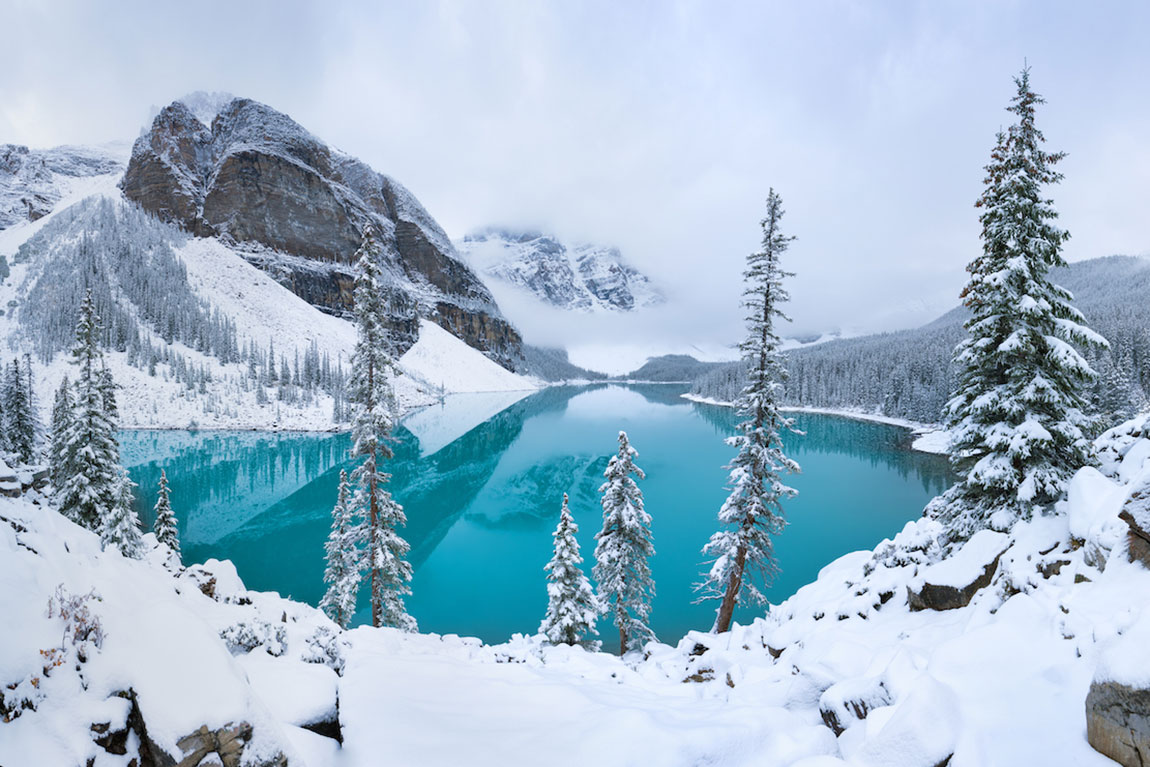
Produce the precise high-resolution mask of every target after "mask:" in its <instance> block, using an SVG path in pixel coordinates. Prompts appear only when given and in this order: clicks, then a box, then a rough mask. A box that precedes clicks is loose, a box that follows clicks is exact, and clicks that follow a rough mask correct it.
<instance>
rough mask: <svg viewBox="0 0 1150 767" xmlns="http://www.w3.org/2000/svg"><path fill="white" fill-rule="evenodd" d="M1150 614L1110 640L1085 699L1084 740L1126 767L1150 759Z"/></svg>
mask: <svg viewBox="0 0 1150 767" xmlns="http://www.w3.org/2000/svg"><path fill="white" fill-rule="evenodd" d="M1148 643H1150V615H1148V614H1143V615H1142V617H1141V618H1140V619H1138V620H1137V621H1135V622H1134V624H1133V625H1132V626H1130V627H1128V628H1127V629H1126V630H1125V631H1123V632H1122V633H1121V634H1120V635H1119V636H1118V637H1117V638H1115V639H1114V640H1112V641H1111V642H1110V643H1109V644H1108V645H1107V646H1106V648H1105V649H1104V650H1103V651H1102V653H1101V654H1100V656H1099V659H1098V667H1097V669H1096V670H1095V672H1094V681H1093V682H1092V683H1091V685H1090V692H1089V693H1088V694H1087V696H1086V739H1087V740H1088V741H1089V742H1090V745H1091V746H1093V747H1094V749H1095V750H1096V751H1098V752H1100V753H1102V754H1105V755H1106V756H1108V757H1110V758H1111V759H1113V760H1114V761H1116V762H1118V763H1119V764H1121V765H1124V767H1144V765H1145V764H1146V760H1147V759H1150V669H1148V667H1147V664H1146V659H1145V658H1146V646H1147V644H1148Z"/></svg>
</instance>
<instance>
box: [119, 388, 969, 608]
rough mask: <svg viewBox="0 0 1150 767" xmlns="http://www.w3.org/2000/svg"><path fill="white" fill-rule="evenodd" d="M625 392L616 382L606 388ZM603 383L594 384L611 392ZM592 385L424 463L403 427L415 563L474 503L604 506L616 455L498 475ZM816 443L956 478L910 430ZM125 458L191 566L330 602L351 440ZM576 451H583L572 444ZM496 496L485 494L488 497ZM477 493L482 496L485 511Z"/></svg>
mask: <svg viewBox="0 0 1150 767" xmlns="http://www.w3.org/2000/svg"><path fill="white" fill-rule="evenodd" d="M608 385H614V384H608ZM603 386H605V385H599V386H596V387H593V388H602V387H603ZM629 388H631V389H633V390H634V391H637V392H638V393H639V394H641V395H642V396H643V397H644V398H646V399H647V400H648V401H649V402H653V403H657V404H663V405H671V406H674V407H676V408H678V407H682V408H684V410H683V411H681V412H685V408H687V407H691V408H693V409H694V411H695V412H696V413H697V414H698V415H699V416H700V417H702V418H703V419H705V420H706V421H707V422H708V423H710V424H711V425H712V426H713V427H714V428H715V431H716V437H718V436H727V435H729V434H731V433H732V431H733V427H734V424H735V421H736V416H735V414H734V412H733V411H732V410H731V409H730V408H720V407H714V406H705V405H694V404H690V403H687V402H686V401H685V400H683V399H681V397H680V396H679V395H680V394H681V393H682V391H683V390H684V388H685V387H681V386H672V385H649V386H634V387H629ZM586 391H588V387H551V388H547V389H544V390H543V391H540V392H538V393H536V394H533V395H532V396H530V397H527V398H525V399H523V400H520V401H519V402H517V403H515V404H514V405H512V406H511V407H509V408H508V409H506V410H504V411H503V412H501V413H499V414H498V415H496V416H494V417H493V418H491V419H489V420H488V421H486V422H484V423H481V424H479V425H478V426H476V427H475V428H473V429H471V430H470V431H468V432H467V433H466V434H464V435H462V436H461V437H459V438H458V439H456V440H455V441H453V442H452V443H450V444H449V445H447V446H445V447H444V448H442V449H441V450H438V451H437V452H435V453H434V454H431V455H427V456H421V455H420V448H419V444H418V441H417V440H416V439H415V437H414V436H413V435H412V434H411V433H410V432H408V431H407V430H406V429H404V428H402V427H401V428H400V429H399V430H397V432H396V436H397V438H398V440H399V441H398V442H397V444H396V445H395V450H396V456H395V459H394V460H393V461H391V462H389V465H388V469H389V470H390V471H391V473H392V475H393V477H392V482H391V489H392V492H393V493H394V495H395V497H396V499H397V500H398V501H399V502H400V503H402V504H403V505H404V507H405V508H406V510H407V514H408V524H407V527H406V529H405V530H404V531H403V533H404V536H405V537H406V538H407V540H408V541H409V542H410V543H411V545H412V553H411V561H412V562H413V563H414V564H415V565H416V566H417V567H418V566H419V565H420V564H422V563H423V562H424V561H426V560H427V558H428V557H429V556H430V555H431V553H432V552H433V551H434V550H435V548H436V547H437V546H438V545H439V543H440V542H441V541H442V540H443V538H444V536H446V535H447V532H448V531H449V530H450V529H451V527H452V525H453V524H455V522H456V521H457V520H458V519H460V517H461V516H462V515H463V514H464V513H466V512H467V510H468V509H469V508H473V507H482V508H483V509H484V510H485V511H484V513H483V514H475V515H473V516H471V517H469V522H472V523H474V524H477V525H480V526H483V527H486V528H494V529H523V528H532V529H536V528H538V526H539V525H540V524H543V523H544V521H545V523H546V524H547V525H549V526H550V525H553V523H554V520H553V518H554V514H555V508H556V507H555V504H554V499H555V498H558V497H561V495H562V493H563V492H565V491H566V492H569V493H570V494H571V502H572V505H573V506H578V507H581V508H588V509H593V508H595V507H596V506H597V505H598V492H597V490H598V486H599V484H600V483H601V482H602V473H603V468H604V466H605V463H606V460H607V459H606V455H595V454H593V453H590V452H587V453H575V454H572V455H556V456H552V457H548V458H546V459H543V458H540V459H538V460H536V461H535V462H534V463H531V464H530V465H529V466H527V467H526V468H523V469H521V470H520V469H517V470H515V471H514V472H513V473H512V474H511V475H510V476H509V477H505V476H504V475H503V474H501V475H500V480H499V482H498V483H497V484H498V486H497V487H495V486H490V487H489V485H492V484H493V483H492V482H491V479H492V476H493V474H494V472H495V470H496V467H497V466H498V465H499V463H500V460H501V459H502V457H503V456H504V455H505V454H506V452H507V450H508V449H509V448H510V447H511V445H512V444H513V443H515V441H516V440H517V439H518V438H519V437H520V435H521V433H522V431H523V426H524V424H525V423H526V422H527V421H528V420H529V419H531V418H533V417H535V416H537V415H542V414H545V413H560V412H562V411H563V410H564V409H565V408H566V407H567V403H568V401H569V400H570V399H571V398H572V397H574V396H575V395H577V394H581V393H583V392H586ZM799 417H800V424H799V425H800V426H801V427H802V428H804V429H806V430H807V432H808V433H807V436H806V437H791V438H788V439H789V440H793V442H789V443H788V449H789V450H791V451H792V452H794V453H795V454H796V455H797V456H801V454H802V451H804V450H807V451H838V452H845V453H848V454H850V455H852V456H855V457H858V458H864V459H866V460H867V461H868V462H869V463H870V464H871V465H876V466H877V465H884V466H891V467H893V468H895V469H896V470H898V471H899V473H900V474H901V475H902V476H904V477H914V478H918V479H920V480H921V481H922V482H923V486H924V488H926V489H927V490H928V492H931V493H937V492H940V491H941V490H942V489H943V488H944V487H945V486H946V484H947V483H948V482H949V481H950V479H949V474H948V468H947V465H946V461H945V459H942V458H939V457H936V456H929V455H924V454H919V453H913V452H910V451H909V450H908V439H907V435H906V432H905V430H902V429H898V428H895V427H890V426H885V425H881V424H868V423H863V422H859V421H850V420H845V419H841V418H832V417H826V416H823V417H814V416H808V415H800V416H799ZM121 441H122V443H123V451H124V456H125V462H126V464H128V467H129V470H130V472H131V475H132V478H133V479H134V480H135V481H136V482H138V483H139V484H140V487H139V489H138V491H137V496H138V498H137V503H136V506H137V511H138V512H139V513H140V516H141V519H143V520H144V521H145V523H146V524H148V525H149V526H150V524H151V521H152V507H153V505H154V503H155V489H156V484H157V482H158V480H159V474H160V470H161V469H165V470H166V471H167V473H168V478H169V481H170V483H171V486H172V505H173V508H174V509H175V512H176V515H177V517H178V519H179V522H180V532H181V535H185V534H186V533H187V532H188V531H189V529H190V530H192V531H193V532H194V533H195V534H194V535H192V536H185V539H184V540H185V549H184V552H185V558H186V561H188V562H195V561H202V560H203V559H204V558H206V557H209V556H215V557H226V558H230V559H232V560H233V561H235V563H236V566H237V568H238V569H239V571H240V573H241V574H243V576H244V578H245V580H246V581H247V582H248V585H249V586H250V587H251V588H255V589H268V588H274V589H277V590H279V591H281V592H283V593H286V594H291V595H292V596H294V597H296V598H299V599H304V600H307V601H310V602H313V603H314V602H315V601H317V600H318V599H319V598H320V596H321V595H322V590H323V583H322V576H323V559H322V550H323V549H322V547H323V541H324V539H325V537H326V535H327V531H328V527H329V526H330V512H331V506H332V504H333V503H334V502H335V494H336V487H337V484H338V480H339V470H340V469H341V468H350V467H351V463H350V461H349V460H348V457H347V453H348V448H349V437H348V436H347V435H346V434H294V433H281V434H268V433H259V432H200V433H189V432H125V433H123V434H122V435H121ZM572 447H573V448H574V449H575V450H580V449H583V447H584V446H581V445H572ZM485 488H486V489H485ZM480 493H485V494H487V495H484V496H483V497H482V498H481V499H480V500H481V501H482V502H481V503H478V504H477V503H476V499H477V497H479V496H480Z"/></svg>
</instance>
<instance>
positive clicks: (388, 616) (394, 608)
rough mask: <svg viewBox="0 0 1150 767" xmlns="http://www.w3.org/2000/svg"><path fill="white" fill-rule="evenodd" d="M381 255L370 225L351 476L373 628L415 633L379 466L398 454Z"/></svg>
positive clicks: (363, 261) (358, 309)
mask: <svg viewBox="0 0 1150 767" xmlns="http://www.w3.org/2000/svg"><path fill="white" fill-rule="evenodd" d="M380 252H381V250H380V246H379V243H378V241H377V240H376V234H375V230H374V229H373V228H372V226H371V225H370V224H369V225H368V226H366V227H365V228H364V232H363V244H362V245H361V246H360V249H359V252H358V253H357V254H356V277H355V294H354V303H355V320H356V329H357V331H358V334H357V338H356V343H355V351H354V353H353V356H352V370H351V381H350V393H349V397H348V399H349V401H350V402H351V405H352V413H353V417H352V449H351V454H352V456H353V457H357V458H362V459H363V460H362V463H360V465H359V466H357V467H356V468H355V470H354V471H353V472H352V475H351V479H352V482H353V483H354V484H355V486H356V489H355V495H354V501H353V504H354V508H355V511H356V513H357V514H359V515H360V517H361V518H362V519H363V520H364V521H365V548H364V561H363V564H362V567H361V569H362V570H364V571H366V572H367V573H368V577H369V579H370V581H371V622H372V625H374V626H393V627H395V628H401V629H404V630H405V631H415V630H416V623H415V619H414V618H413V617H412V616H411V615H409V614H408V612H407V608H406V607H405V605H404V602H403V597H404V596H405V595H407V594H410V593H411V586H410V585H409V584H410V582H411V576H412V569H411V564H410V563H409V562H408V561H407V552H408V550H409V549H410V546H408V543H407V541H405V540H404V539H403V538H402V537H401V536H400V534H399V532H398V529H399V528H400V527H402V526H403V525H405V524H407V517H406V516H405V515H404V513H403V507H402V506H400V505H399V504H398V503H396V502H395V499H393V498H392V497H391V493H389V492H388V491H387V483H388V482H389V481H390V479H391V475H389V474H387V473H386V472H384V471H383V469H382V466H381V464H382V462H383V461H386V460H388V459H390V458H391V457H392V455H393V453H392V450H391V444H390V443H391V440H392V437H391V432H392V429H394V428H395V411H396V404H395V393H394V391H393V390H392V388H391V381H390V380H389V376H390V374H391V368H392V364H391V359H390V357H389V356H388V353H387V349H388V348H389V345H388V338H387V313H386V307H385V306H384V304H383V284H382V282H381V279H380V267H379V258H380ZM273 367H274V366H273Z"/></svg>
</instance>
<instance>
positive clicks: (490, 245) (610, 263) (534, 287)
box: [456, 227, 664, 312]
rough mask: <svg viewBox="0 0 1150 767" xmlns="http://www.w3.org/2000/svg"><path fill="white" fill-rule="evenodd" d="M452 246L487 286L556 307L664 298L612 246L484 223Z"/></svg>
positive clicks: (649, 302)
mask: <svg viewBox="0 0 1150 767" xmlns="http://www.w3.org/2000/svg"><path fill="white" fill-rule="evenodd" d="M456 248H457V250H458V251H459V252H460V254H461V255H462V256H463V257H464V258H465V259H466V260H467V261H468V263H469V264H471V265H472V267H473V268H474V269H475V270H476V272H478V273H479V274H481V275H482V276H483V277H484V278H485V281H487V284H488V286H489V287H491V282H490V281H492V280H494V281H496V282H498V283H502V284H503V285H506V286H510V287H512V288H514V289H517V290H519V291H520V292H522V293H524V294H527V295H530V296H532V297H533V298H535V299H536V300H538V301H540V302H542V303H544V304H546V305H549V306H553V307H557V308H559V309H566V310H571V311H578V312H596V311H613V312H632V311H637V310H640V309H644V308H647V307H650V306H656V305H658V304H661V303H663V301H664V298H663V295H662V293H661V292H660V291H659V289H658V288H657V287H656V286H655V285H654V283H653V282H652V281H651V279H650V278H649V277H648V276H647V275H645V274H643V273H641V272H640V271H639V270H637V269H635V268H634V267H633V266H631V265H630V264H628V263H627V262H626V261H625V260H624V259H623V255H622V253H620V251H619V249H618V248H615V247H611V246H605V245H595V244H592V243H582V242H581V243H575V242H566V241H564V240H562V239H560V238H559V237H557V236H555V235H553V234H548V233H545V232H541V231H537V230H529V229H528V230H519V229H513V228H506V227H487V228H485V229H480V230H477V231H475V232H472V233H470V234H468V235H466V236H464V237H463V238H462V239H461V240H459V241H458V242H457V243H456Z"/></svg>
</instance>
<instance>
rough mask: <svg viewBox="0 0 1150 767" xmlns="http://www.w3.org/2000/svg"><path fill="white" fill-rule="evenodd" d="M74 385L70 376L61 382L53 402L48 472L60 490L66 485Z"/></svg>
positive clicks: (53, 483) (56, 487)
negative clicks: (69, 380)
mask: <svg viewBox="0 0 1150 767" xmlns="http://www.w3.org/2000/svg"><path fill="white" fill-rule="evenodd" d="M74 408H75V403H74V402H73V401H72V385H71V384H70V383H69V382H68V376H64V380H63V381H61V382H60V388H59V389H57V390H56V399H55V400H54V401H53V403H52V425H51V434H50V436H49V443H48V472H49V475H50V476H51V479H52V487H53V488H55V489H56V490H57V491H59V490H60V489H61V488H63V487H64V479H65V477H67V472H66V471H65V467H66V466H67V463H68V437H69V433H70V432H71V430H72V419H73V413H72V411H73V409H74Z"/></svg>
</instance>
